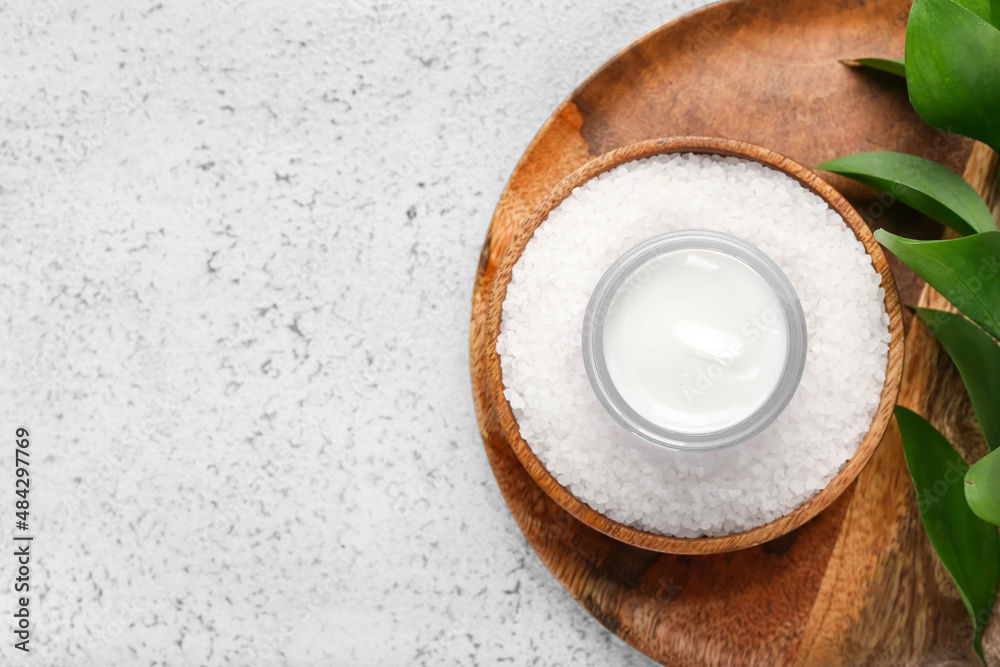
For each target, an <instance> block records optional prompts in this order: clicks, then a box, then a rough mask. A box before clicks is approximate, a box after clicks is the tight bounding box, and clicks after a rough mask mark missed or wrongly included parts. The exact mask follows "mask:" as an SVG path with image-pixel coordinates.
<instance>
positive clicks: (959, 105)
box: [905, 0, 1000, 150]
mask: <svg viewBox="0 0 1000 667" xmlns="http://www.w3.org/2000/svg"><path fill="white" fill-rule="evenodd" d="M969 4H976V5H977V6H978V5H981V4H983V3H982V2H978V3H969ZM996 4H997V3H996V2H993V3H992V5H993V6H994V7H995V6H996ZM980 11H981V9H980ZM905 60H906V63H907V76H906V81H907V85H908V87H909V91H910V101H911V102H912V103H913V108H914V109H916V110H917V113H918V114H920V117H921V118H923V119H924V120H925V121H927V122H928V123H930V124H931V125H933V126H934V127H937V128H940V129H942V130H946V131H948V132H956V133H958V134H963V135H965V136H967V137H972V138H973V139H978V140H979V141H982V142H984V143H986V144H988V145H989V146H990V147H991V148H993V149H994V150H997V149H1000V113H998V109H1000V30H998V29H997V28H996V27H994V26H993V25H990V23H988V22H986V21H985V20H983V19H982V18H980V17H979V16H977V15H976V13H974V12H972V11H970V10H968V9H966V8H965V7H963V6H962V5H959V4H957V3H955V2H951V0H916V1H915V2H914V3H913V8H912V9H911V10H910V19H909V22H908V23H907V26H906V58H905Z"/></svg>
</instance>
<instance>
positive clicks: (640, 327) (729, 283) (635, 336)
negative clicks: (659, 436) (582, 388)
mask: <svg viewBox="0 0 1000 667" xmlns="http://www.w3.org/2000/svg"><path fill="white" fill-rule="evenodd" d="M604 326H605V329H604V342H603V347H604V356H605V359H606V363H607V367H608V372H609V374H610V377H611V380H612V382H613V384H614V386H615V388H616V389H617V390H618V392H619V393H620V394H621V396H622V398H623V399H624V400H625V402H626V403H627V404H628V405H629V406H630V407H631V408H632V409H633V410H635V411H636V412H637V413H639V415H641V416H642V417H644V418H645V419H647V420H649V421H650V422H652V423H654V424H656V425H658V426H660V427H661V428H664V429H668V430H671V431H675V432H679V433H688V434H702V433H712V432H716V431H720V430H722V429H725V428H728V427H730V426H733V425H734V424H737V423H739V422H741V421H743V420H744V419H745V418H746V417H748V416H750V415H751V414H753V413H754V412H755V411H756V410H757V409H758V408H760V407H761V406H762V405H763V404H764V402H765V401H766V400H767V399H768V397H770V396H771V394H772V392H773V391H774V389H775V387H776V386H777V384H778V381H779V380H780V379H781V376H782V372H783V370H784V367H785V359H786V356H787V353H788V326H787V322H786V319H785V315H784V311H783V309H782V306H781V303H780V302H779V301H778V298H777V296H776V295H775V293H774V291H773V290H772V289H771V287H770V286H769V285H768V283H767V281H765V280H764V278H762V277H761V276H760V274H758V273H757V272H756V271H755V270H754V269H752V268H751V267H750V266H748V265H747V264H745V263H744V262H742V261H741V260H739V259H736V258H734V257H731V256H729V255H727V254H724V253H721V252H718V251H714V250H702V249H687V250H676V251H674V252H671V253H668V254H665V255H661V256H659V257H657V258H655V259H653V260H650V261H649V262H648V263H647V264H646V265H644V266H643V267H641V268H640V269H639V270H638V271H636V272H635V273H634V274H632V275H631V276H630V277H629V278H628V279H627V280H626V282H625V283H624V284H623V285H622V286H621V287H620V288H619V290H618V292H617V294H616V295H615V297H614V300H613V301H612V303H611V307H610V310H609V312H608V316H607V319H606V321H605V325H604Z"/></svg>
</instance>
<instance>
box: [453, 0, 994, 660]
mask: <svg viewBox="0 0 1000 667" xmlns="http://www.w3.org/2000/svg"><path fill="white" fill-rule="evenodd" d="M909 5H910V2H908V1H907V0H878V1H875V0H830V1H828V2H822V3H807V2H802V1H801V0H729V1H727V2H722V3H719V4H715V5H711V6H708V7H705V8H703V9H701V10H698V11H696V12H693V13H691V14H688V15H686V16H684V17H682V18H680V19H677V20H676V21H673V22H671V23H668V24H666V25H664V26H661V27H660V28H658V29H657V30H654V31H653V32H651V33H649V34H647V35H645V36H644V37H642V38H641V39H640V40H638V41H637V42H635V43H634V44H632V45H630V46H629V47H628V48H626V49H625V50H624V51H622V52H621V53H619V54H618V55H617V56H615V57H614V58H612V59H611V60H610V61H608V62H607V63H606V64H605V65H604V66H602V67H601V69H599V70H598V71H597V72H596V73H594V74H593V75H592V76H591V77H590V78H589V79H587V80H586V81H585V82H584V83H583V84H582V85H581V86H580V87H579V88H578V89H577V90H576V91H574V92H573V94H572V95H571V96H570V97H569V98H568V99H567V100H566V101H565V102H564V103H563V104H562V105H561V106H560V107H559V108H558V109H557V110H556V111H555V113H554V114H553V115H552V116H551V117H550V118H549V120H548V121H547V122H546V124H545V125H544V126H543V127H542V129H541V130H540V131H539V133H538V135H537V136H536V137H535V139H534V140H533V141H532V143H531V145H530V146H529V147H528V150H527V151H526V152H525V154H524V156H523V157H522V158H521V161H520V162H519V163H518V165H517V167H516V168H515V170H514V172H513V174H512V175H511V178H510V181H509V182H508V184H507V187H506V189H505V191H504V193H503V195H502V196H501V199H500V202H499V204H498V205H497V208H496V211H495V213H494V216H493V221H492V224H491V225H490V229H489V232H488V234H487V236H486V241H485V243H484V245H483V251H482V255H481V257H480V263H479V270H478V272H477V276H476V284H475V290H474V293H473V304H472V320H471V336H470V364H471V372H472V386H473V394H474V398H475V404H476V412H477V415H478V419H479V425H480V431H481V434H482V437H483V442H484V444H485V447H486V452H487V455H488V457H489V460H490V464H491V466H492V467H493V472H494V474H495V476H496V479H497V483H498V485H499V487H500V490H501V492H502V493H503V495H504V497H505V499H506V500H507V504H508V505H509V507H510V510H511V513H512V514H513V516H514V518H515V520H516V521H517V523H518V525H519V526H520V528H521V530H522V531H523V532H524V534H525V536H526V538H527V539H528V542H529V543H530V544H531V545H532V547H533V548H534V549H535V551H536V552H537V554H538V556H539V558H540V559H541V560H542V562H543V563H544V564H545V565H546V567H547V568H548V569H549V570H550V571H551V572H552V574H553V575H554V576H555V577H556V579H557V580H558V581H559V582H560V583H561V584H562V585H563V586H564V587H565V588H566V590H567V591H569V593H570V594H571V595H572V596H573V597H574V598H575V599H576V600H577V601H578V602H580V604H582V605H583V606H584V607H585V608H586V609H587V610H588V611H589V612H590V613H591V614H593V615H594V616H595V617H596V618H597V619H598V620H599V621H600V622H601V623H603V624H604V625H605V626H607V627H608V629H610V630H611V631H613V632H615V633H616V634H618V635H619V636H620V637H622V638H623V639H624V640H625V641H627V642H629V643H630V644H631V645H633V646H634V647H636V648H637V649H639V650H640V651H642V652H643V653H645V654H647V655H649V656H650V657H652V658H654V659H655V660H658V661H660V662H661V663H663V664H669V665H678V664H691V665H695V664H697V665H743V664H761V665H771V664H800V665H831V664H851V665H855V664H893V665H899V664H943V663H948V662H951V661H952V660H957V661H960V662H959V663H958V664H964V663H965V661H970V660H972V658H973V653H972V652H971V648H970V647H969V642H968V641H967V639H966V634H965V630H966V626H967V624H968V619H967V615H966V612H965V610H964V607H963V605H962V602H961V600H960V599H959V598H958V596H957V593H956V592H955V590H954V588H953V586H952V585H951V583H950V581H949V579H948V575H947V573H946V572H945V571H944V570H943V568H942V567H941V566H940V563H939V562H938V561H937V560H936V558H935V557H934V555H933V554H932V552H931V550H930V547H929V545H928V544H927V541H926V538H925V537H924V534H923V529H922V526H921V525H920V520H919V516H918V514H917V506H916V502H915V499H914V494H913V489H912V485H911V482H910V480H909V475H908V474H907V471H906V464H905V461H904V458H903V453H902V448H901V446H900V443H899V435H898V431H897V430H896V429H895V426H891V427H890V429H889V431H888V432H887V434H886V436H885V438H884V439H883V441H882V444H881V445H880V447H879V449H878V450H877V451H876V453H875V455H874V456H873V458H872V460H871V462H870V463H869V465H868V467H867V468H866V469H865V471H864V472H863V473H862V474H861V476H860V477H859V478H858V480H857V482H855V484H853V485H852V486H851V487H849V488H848V489H847V490H846V491H845V492H844V494H843V495H842V496H841V497H840V498H839V499H838V500H837V501H836V502H835V503H833V504H832V505H831V506H830V507H829V508H828V509H827V510H826V511H824V512H823V513H822V514H820V515H819V516H818V517H817V518H815V519H813V520H812V521H810V522H809V523H807V524H806V525H805V526H803V527H802V528H800V529H798V530H797V531H795V532H793V533H791V534H789V535H787V536H785V537H783V538H781V539H779V540H776V541H772V542H768V543H766V544H764V545H761V546H759V547H754V548H751V549H746V550H743V551H738V552H733V553H728V554H720V555H713V556H697V557H692V556H676V555H667V554H659V553H654V552H650V551H646V550H643V549H640V548H637V547H632V546H628V545H625V544H623V543H621V542H617V541H616V540H614V539H612V538H610V537H608V536H606V535H604V534H602V533H599V532H597V531H595V530H593V529H591V528H588V527H586V526H585V525H583V524H582V523H580V522H579V521H577V520H576V519H574V518H573V517H572V516H570V515H569V514H568V513H566V512H565V511H563V510H562V509H561V508H560V507H559V506H558V505H557V504H556V503H555V502H554V501H553V500H552V499H551V498H549V497H548V495H546V494H545V492H544V491H543V490H542V489H541V488H540V487H539V486H538V485H537V484H536V483H535V482H534V481H533V480H532V479H531V477H530V476H529V475H528V473H527V472H526V471H525V469H524V468H523V467H522V466H521V464H520V462H519V461H518V459H517V458H516V456H515V455H514V453H513V451H512V450H511V447H510V444H509V443H508V442H507V440H506V438H505V436H504V432H503V429H502V428H501V426H500V424H499V422H498V419H497V414H496V412H495V411H494V408H493V405H492V403H491V400H490V394H489V389H488V386H487V377H486V366H485V342H486V338H485V316H486V309H487V304H488V299H489V293H490V288H491V285H492V281H493V276H494V273H495V271H496V268H497V266H498V263H499V261H500V259H501V258H502V257H503V254H504V251H505V249H506V248H507V246H508V244H509V243H510V241H511V239H512V237H513V235H514V233H515V231H516V230H517V228H518V226H519V225H520V224H521V222H522V221H523V220H524V219H525V218H526V216H527V215H528V214H529V212H530V211H531V209H532V208H534V206H535V205H536V204H537V203H538V201H539V200H540V199H541V198H542V197H544V195H545V194H546V193H547V192H548V191H549V190H550V189H551V188H552V187H553V186H554V185H555V184H556V183H557V182H558V181H559V180H561V179H562V178H563V177H565V176H566V175H568V174H569V173H570V172H572V171H573V170H574V169H576V168H577V167H579V166H581V165H582V164H584V163H585V162H586V161H588V160H590V159H591V158H593V157H595V156H598V155H601V154H603V153H605V152H608V151H610V150H613V149H616V148H619V147H621V146H624V145H626V144H629V143H633V142H636V141H641V140H644V139H650V138H655V137H663V136H685V135H689V136H718V137H725V138H730V139H737V140H743V141H749V142H752V143H756V144H759V145H762V146H766V147H768V148H771V149H774V150H776V151H778V152H780V153H782V154H785V155H787V156H789V157H791V158H792V159H794V160H797V161H798V162H801V163H803V164H806V165H811V164H818V163H820V162H822V161H824V160H828V159H830V158H833V157H836V156H840V155H846V154H848V153H854V152H858V151H866V150H880V149H881V150H897V151H903V152H908V153H914V154H918V155H925V156H926V157H929V158H932V159H935V160H937V161H939V162H941V163H943V164H945V165H947V166H949V167H951V168H953V169H955V170H956V171H959V172H961V171H962V168H963V167H964V165H965V163H966V160H967V159H968V157H969V154H970V151H971V148H972V145H971V142H969V141H966V140H963V139H960V138H957V137H952V136H942V135H940V134H939V133H938V132H937V131H936V130H934V129H933V128H930V127H929V126H927V125H925V124H924V123H922V122H921V121H920V119H919V118H917V117H916V115H915V114H914V113H913V111H912V109H911V108H910V106H909V103H908V101H907V98H906V87H905V84H904V83H903V82H902V81H901V80H897V79H895V78H894V77H892V76H891V75H887V74H882V73H877V72H868V71H863V70H857V69H852V68H848V67H846V66H843V65H841V64H839V63H838V62H837V60H838V59H841V58H854V57H861V56H882V57H899V56H900V54H902V53H903V39H904V33H905V24H906V17H907V14H908V10H909ZM830 180H831V182H832V183H833V184H834V185H835V186H836V187H838V188H839V189H840V190H841V192H842V193H843V194H844V195H845V196H846V197H847V198H848V199H849V200H850V201H851V202H852V203H853V204H854V205H855V207H856V208H857V209H858V210H859V211H860V212H861V213H862V215H864V216H865V217H866V219H868V218H875V220H874V223H875V224H874V225H873V226H876V225H877V226H886V227H889V228H893V229H895V230H897V231H899V230H902V229H905V230H906V233H907V235H910V236H925V237H928V238H929V237H934V236H937V235H939V234H940V229H939V228H937V227H936V226H934V225H933V224H930V223H926V222H919V223H918V222H915V221H914V220H913V217H912V214H909V213H907V211H905V210H904V209H903V207H900V206H890V207H888V208H886V207H885V206H884V205H883V204H882V203H880V202H879V200H878V199H876V198H875V197H874V193H872V192H871V191H870V190H867V189H865V188H862V187H860V186H857V185H855V184H853V183H851V182H849V181H846V180H843V179H837V178H831V179H830ZM869 222H872V221H871V220H869ZM817 251H821V250H820V249H817ZM893 259H894V258H893ZM893 271H894V272H895V274H896V278H897V282H898V284H899V288H900V295H901V298H902V301H903V303H915V302H916V301H917V300H918V298H919V296H920V292H921V289H922V286H923V285H922V283H921V282H920V281H919V280H918V279H916V278H915V276H913V275H912V273H910V272H909V271H908V270H906V269H905V268H903V267H901V266H900V265H899V264H898V263H895V262H893ZM907 350H908V351H909V347H908V348H907ZM935 363H936V361H935V360H931V361H930V366H934V364H935ZM948 373H951V376H949V375H948ZM954 375H955V374H954V371H953V369H952V368H951V367H950V366H949V367H946V366H942V367H941V368H940V369H938V374H937V375H936V376H935V377H938V378H939V380H938V382H943V383H945V384H947V383H948V382H960V380H958V379H957V377H953V376H954ZM907 381H908V380H906V379H905V377H904V382H907ZM954 386H955V387H958V386H960V385H959V384H955V385H954ZM963 393H964V392H963ZM952 403H955V401H954V400H953V401H952ZM949 414H951V415H952V416H953V419H952V420H951V421H952V422H954V423H955V424H957V425H956V426H955V429H957V430H959V431H961V432H962V433H971V432H972V431H973V430H974V428H975V427H974V422H969V423H971V424H972V428H971V429H970V428H967V427H963V426H962V424H964V423H966V422H968V420H969V419H970V418H971V413H970V411H969V410H968V409H967V406H964V405H952V406H950V407H949ZM951 430H953V429H950V428H948V429H946V434H947V433H948V431H951Z"/></svg>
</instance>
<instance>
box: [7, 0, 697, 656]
mask: <svg viewBox="0 0 1000 667" xmlns="http://www.w3.org/2000/svg"><path fill="white" fill-rule="evenodd" d="M696 4H700V3H698V2H696V1H695V0H677V1H676V2H666V3H662V4H653V3H640V2H625V3H610V4H609V3H606V2H563V3H559V4H558V5H554V4H552V3H543V2H530V1H525V0H518V1H508V2H498V3H490V4H485V3H484V4H479V3H468V2H457V1H453V2H444V1H440V2H439V1H428V2H415V3H379V4H378V5H375V4H372V3H367V2H355V1H346V2H331V3H306V2H289V1H283V2H268V3H263V2H252V1H249V0H248V1H246V2H239V1H238V0H232V1H229V0H219V1H215V2H210V3H203V4H202V3H199V4H195V3H176V2H162V3H161V2H141V3H129V2H121V1H114V2H111V1H109V2H100V1H94V0H90V1H87V0H84V1H83V2H78V3H68V2H62V1H61V0H51V1H49V2H42V3H29V2H26V1H24V0H18V1H15V2H8V3H3V4H0V92H2V95H0V122H2V133H0V233H2V238H3V242H2V244H0V313H2V316H0V322H2V335H3V344H2V345H0V377H2V379H3V382H2V385H0V442H4V443H8V446H7V447H10V445H11V442H12V438H13V430H14V427H15V426H16V425H18V424H23V425H26V426H28V427H29V428H30V429H31V431H32V434H33V445H32V447H33V456H34V457H35V458H34V461H35V467H34V468H33V480H34V486H33V489H32V493H33V495H32V500H33V506H32V520H33V532H34V533H35V534H36V535H37V541H36V542H35V547H34V549H35V554H36V555H35V558H36V560H35V570H34V580H33V581H34V584H35V586H36V589H35V593H36V594H35V596H34V598H33V602H32V604H33V605H34V608H33V611H34V614H35V616H34V621H35V624H36V626H35V635H34V638H33V642H32V647H33V652H32V655H31V664H34V665H69V664H72V665H76V666H79V665H100V666H104V665H170V666H176V665H182V666H186V665H208V664H211V665H309V664H318V665H334V666H341V665H343V666H351V667H355V666H375V665H377V666H383V665H385V666H398V665H435V666H436V665H476V664H479V665H487V664H491V665H492V664H513V665H540V666H544V667H555V666H558V665H565V666H569V665H573V666H579V665H595V666H596V665H601V666H603V665H625V666H631V665H647V664H649V661H648V660H646V659H645V658H644V657H643V656H641V655H639V654H637V653H636V652H635V651H633V650H632V649H631V648H629V647H627V646H625V645H624V644H623V643H622V642H620V641H618V640H617V639H615V638H614V637H612V636H611V635H610V634H609V633H608V632H607V631H605V630H604V629H603V628H602V627H600V626H599V625H598V624H597V622H596V621H594V620H593V619H591V618H590V617H589V616H588V615H587V614H586V612H584V611H583V610H582V609H581V608H580V607H579V606H577V604H576V603H575V602H573V601H572V600H571V599H570V598H569V597H568V596H567V595H566V594H565V593H564V592H563V591H562V589H561V588H560V587H559V586H558V584H556V583H555V581H554V580H553V579H552V578H551V576H550V575H549V574H548V572H547V571H546V570H545V569H544V567H542V566H541V564H540V563H539V562H538V560H537V558H536V557H535V556H534V554H533V553H532V552H531V550H530V549H529V547H528V546H527V545H526V543H525V541H524V539H523V537H522V536H521V534H520V532H519V531H518V529H517V527H516V526H515V524H514V522H513V520H512V519H511V517H510V515H509V513H508V511H507V509H506V506H505V505H504V503H503V500H502V498H501V497H500V494H499V492H498V491H497V488H496V484H495V482H494V481H493V479H492V476H491V474H490V471H489V467H488V465H487V463H486V458H485V456H484V454H483V451H482V446H481V444H480V440H479V434H478V430H477V427H476V424H475V418H474V414H473V409H472V401H471V398H470V390H469V379H468V366H467V356H466V350H467V331H468V325H467V318H468V311H469V297H470V291H471V285H472V279H473V276H474V273H475V269H476V264H477V260H478V254H479V246H480V244H481V242H482V239H483V236H484V234H485V231H486V227H487V224H488V220H489V217H490V214H491V211H492V209H493V206H494V204H495V202H496V200H497V197H498V196H499V194H500V191H501V189H502V187H503V184H504V181H505V180H506V178H507V176H508V175H509V173H510V171H511V169H512V168H513V166H514V164H515V163H516V160H517V158H518V156H519V155H520V154H521V152H522V151H523V149H524V147H525V146H526V145H527V143H528V142H529V140H530V139H531V137H532V135H533V134H534V132H535V131H536V130H537V128H538V127H539V126H540V125H541V123H542V122H543V121H544V120H545V118H546V117H547V116H548V114H549V113H550V112H551V110H552V109H553V108H554V107H555V106H556V105H557V104H558V103H559V101H560V100H561V99H562V98H563V97H564V96H565V95H566V94H568V92H569V91H570V90H571V89H572V87H573V86H574V85H575V84H576V83H578V82H579V81H580V80H582V79H583V78H584V77H585V76H586V75H587V74H589V73H590V72H591V71H592V70H593V69H594V68H596V67H597V66H598V65H600V63H601V62H602V61H603V60H605V59H606V58H607V57H610V56H611V55H612V54H613V53H614V52H615V51H616V50H618V49H619V48H621V47H623V46H624V45H626V44H627V43H628V42H630V41H631V40H633V39H634V38H636V37H638V36H639V35H641V34H642V33H643V32H645V31H646V30H648V29H651V28H653V27H655V26H656V25H658V24H660V23H662V22H663V21H665V20H667V19H669V18H671V17H672V16H674V15H676V14H678V13H679V12H680V11H681V10H685V9H690V8H692V7H693V6H695V5H696ZM7 447H5V448H4V449H3V451H0V456H2V457H3V458H5V459H7V458H8V457H9V456H12V452H10V451H9V450H8V448H7ZM4 470H5V471H9V467H8V464H4ZM11 480H12V477H11V476H10V474H9V472H5V473H4V474H3V475H2V477H0V546H2V549H3V550H2V553H5V554H6V553H7V552H8V548H7V546H6V545H9V544H10V541H9V537H10V530H11V523H12V521H13V517H12V512H13V510H12V509H11V503H8V500H11V499H12V492H13V490H12V487H13V483H12V481H11ZM11 560H12V559H10V558H9V557H3V558H0V591H2V592H0V618H2V619H4V620H2V621H0V633H2V635H3V636H4V637H7V638H9V636H10V635H9V631H10V616H9V614H10V613H11V611H12V609H13V599H12V595H11V593H10V590H9V583H10V582H11V580H12V562H11ZM10 644H11V642H9V641H7V640H6V639H5V641H4V642H2V644H0V656H2V657H0V662H2V663H3V664H20V663H21V662H22V658H23V656H22V655H21V654H19V653H18V654H15V653H14V652H13V650H12V648H11V646H10Z"/></svg>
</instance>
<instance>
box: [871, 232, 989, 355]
mask: <svg viewBox="0 0 1000 667" xmlns="http://www.w3.org/2000/svg"><path fill="white" fill-rule="evenodd" d="M875 238H876V239H878V241H879V242H880V243H881V244H882V245H884V246H885V247H886V248H888V249H889V250H891V251H892V252H893V253H894V254H895V255H896V257H898V258H899V259H901V260H902V261H903V262H904V263H905V264H906V265H907V266H909V267H910V268H911V269H913V270H914V271H915V272H916V273H917V275H918V276H920V277H921V278H923V279H924V280H926V281H927V283H928V284H929V285H930V286H931V287H933V288H934V289H936V290H937V291H938V292H940V293H941V295H942V296H944V298H946V299H948V300H949V301H951V303H952V304H953V305H954V306H955V307H956V308H958V309H959V310H960V311H962V312H963V313H965V314H966V315H967V316H968V317H969V319H970V320H972V321H973V322H975V323H976V324H978V325H979V326H981V327H982V328H984V329H986V331H987V332H988V333H989V334H990V335H992V336H993V337H994V338H1000V232H983V233H981V234H973V235H972V236H964V237H962V238H959V239H948V240H946V241H914V240H913V239H906V238H903V237H901V236H896V235H895V234H891V233H889V232H887V231H885V230H884V229H880V230H878V231H876V232H875Z"/></svg>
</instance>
